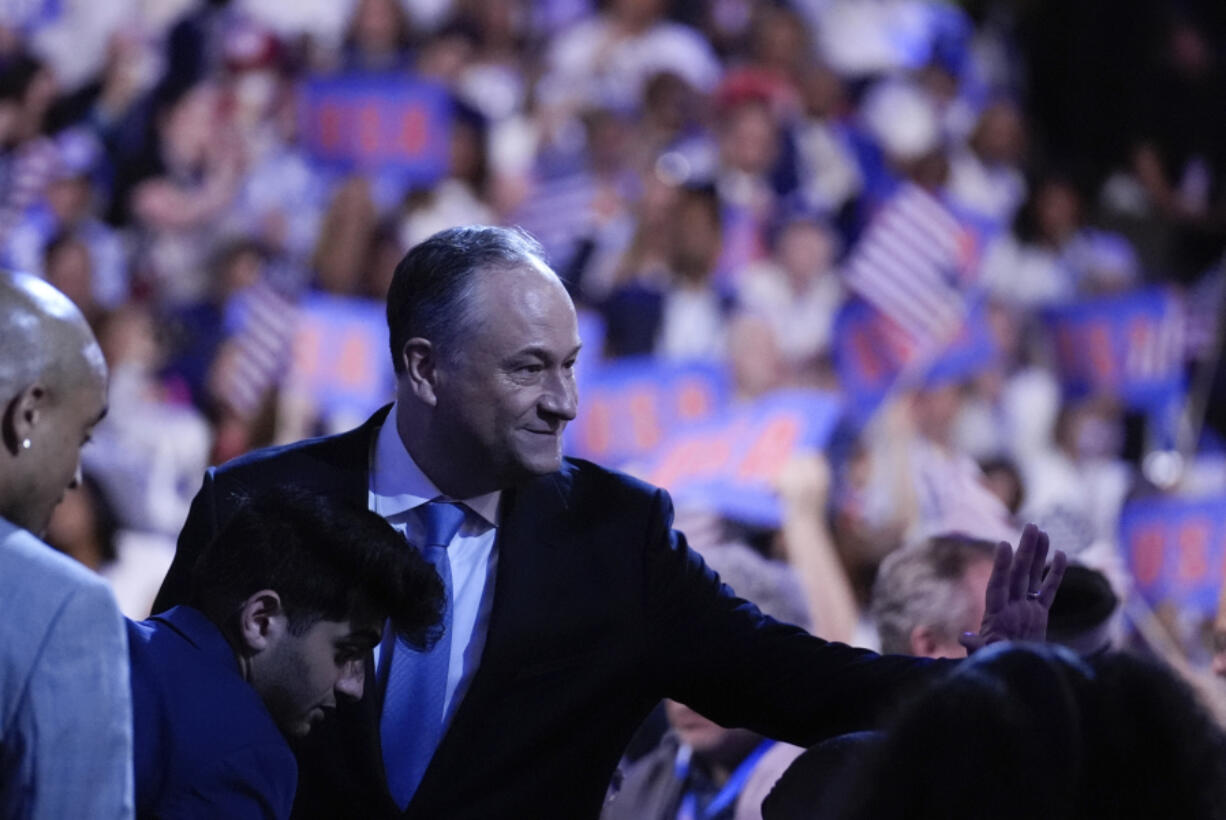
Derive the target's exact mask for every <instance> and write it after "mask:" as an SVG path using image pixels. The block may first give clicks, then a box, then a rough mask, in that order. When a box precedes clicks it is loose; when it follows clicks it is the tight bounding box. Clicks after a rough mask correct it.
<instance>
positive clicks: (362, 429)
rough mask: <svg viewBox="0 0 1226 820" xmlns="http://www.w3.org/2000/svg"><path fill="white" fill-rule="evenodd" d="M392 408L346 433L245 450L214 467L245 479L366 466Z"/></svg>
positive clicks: (222, 474) (221, 473)
mask: <svg viewBox="0 0 1226 820" xmlns="http://www.w3.org/2000/svg"><path fill="white" fill-rule="evenodd" d="M390 409H391V405H387V406H386V407H383V408H380V409H379V410H378V411H377V412H376V413H375V414H374V415H373V416H371V417H370V418H369V419H367V420H366V421H365V422H364V423H363V424H362V425H361V426H359V427H355V428H354V429H352V430H347V431H345V432H343V433H336V434H333V435H327V436H316V437H314V438H308V439H303V440H301V441H294V442H290V443H289V444H280V445H276V446H273V447H264V448H261V449H259V450H252V451H251V452H249V453H244V454H243V455H241V456H238V457H237V458H234V459H231V460H230V461H227V462H226V463H225V464H222V465H221V466H219V467H216V468H214V476H215V477H217V478H222V479H231V480H239V481H241V480H242V479H244V478H248V477H251V476H257V475H280V474H284V473H286V472H291V471H292V472H294V473H296V474H297V476H296V477H301V475H302V473H301V471H302V470H308V471H309V470H311V469H312V468H319V469H327V468H330V467H345V466H355V465H357V466H361V467H362V468H363V469H365V465H366V462H367V459H368V457H369V447H370V442H371V440H372V439H373V437H374V436H375V435H376V434H377V433H378V430H379V427H380V425H382V423H383V421H384V419H386V418H387V414H388V412H389V410H390Z"/></svg>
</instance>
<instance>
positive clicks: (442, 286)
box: [387, 225, 545, 373]
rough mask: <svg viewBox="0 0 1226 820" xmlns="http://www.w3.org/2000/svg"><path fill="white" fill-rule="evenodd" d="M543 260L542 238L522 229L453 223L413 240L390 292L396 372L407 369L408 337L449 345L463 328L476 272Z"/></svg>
mask: <svg viewBox="0 0 1226 820" xmlns="http://www.w3.org/2000/svg"><path fill="white" fill-rule="evenodd" d="M544 261H545V252H544V250H543V249H542V248H541V245H540V243H539V242H537V241H536V240H535V239H533V238H532V237H531V236H529V235H528V234H527V233H526V232H524V231H523V230H521V229H519V228H500V227H492V226H488V225H469V226H464V227H459V228H449V229H447V230H445V231H439V232H438V233H436V234H434V235H433V236H431V237H430V238H429V239H427V240H425V241H424V242H420V243H418V244H417V245H415V246H414V247H413V248H412V249H410V250H409V252H408V253H407V254H405V257H404V258H403V259H401V260H400V264H398V265H396V270H395V272H394V273H393V274H392V285H391V287H390V288H389V289H388V292H387V329H388V337H389V343H390V346H391V352H392V366H393V368H394V369H395V371H396V372H397V373H403V372H404V359H403V355H404V345H405V343H406V342H408V340H409V339H413V338H423V339H429V340H430V341H431V342H433V343H434V344H436V345H441V346H442V347H443V348H445V349H446V348H448V347H449V343H450V342H451V341H453V340H454V339H455V338H456V337H457V335H458V334H459V333H460V332H462V330H463V328H464V326H465V322H464V319H465V318H466V316H465V311H466V304H467V302H468V296H469V295H470V291H471V288H472V284H473V282H474V281H475V278H474V277H473V274H474V273H476V272H477V271H480V270H484V269H488V268H510V267H518V266H520V265H531V264H536V263H540V262H544Z"/></svg>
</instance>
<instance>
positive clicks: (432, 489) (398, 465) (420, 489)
mask: <svg viewBox="0 0 1226 820" xmlns="http://www.w3.org/2000/svg"><path fill="white" fill-rule="evenodd" d="M370 492H371V497H372V498H371V500H372V504H371V508H372V509H373V510H374V511H375V512H376V513H378V514H379V515H381V516H382V517H384V518H389V517H391V516H394V515H399V514H402V513H406V512H408V511H409V510H412V509H416V508H417V507H420V506H421V505H422V504H425V503H426V502H428V501H433V500H435V499H437V498H446V496H445V495H443V493H441V492H439V489H438V487H436V486H434V482H433V481H431V480H430V479H429V478H427V477H426V474H425V473H424V472H422V470H421V468H420V467H418V466H417V462H415V461H414V460H413V457H412V456H411V455H409V451H408V450H407V449H405V446H404V443H403V442H402V441H401V440H400V433H399V431H397V429H396V405H392V410H391V412H390V413H388V414H387V418H386V419H384V421H383V426H382V427H380V428H379V435H378V436H377V437H376V438H375V452H374V458H373V459H372V461H371V478H370ZM450 500H452V501H462V502H463V503H464V505H465V506H466V507H468V508H469V509H470V510H472V511H473V512H475V513H476V514H477V515H479V516H480V517H481V518H482V520H484V521H485V523H486V524H488V525H489V526H491V527H497V526H498V508H499V504H500V502H501V501H502V491H500V490H495V491H494V492H492V493H486V494H485V495H478V496H474V497H472V498H455V499H450Z"/></svg>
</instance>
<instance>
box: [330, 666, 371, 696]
mask: <svg viewBox="0 0 1226 820" xmlns="http://www.w3.org/2000/svg"><path fill="white" fill-rule="evenodd" d="M365 687H366V665H365V664H364V663H363V662H362V661H360V660H354V661H350V662H349V663H347V664H346V665H345V670H344V672H343V673H342V674H341V677H340V679H339V680H337V682H336V691H337V692H339V693H340V694H342V695H345V696H346V697H350V698H353V699H354V700H361V699H362V690H363V689H364V688H365Z"/></svg>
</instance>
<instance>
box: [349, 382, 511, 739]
mask: <svg viewBox="0 0 1226 820" xmlns="http://www.w3.org/2000/svg"><path fill="white" fill-rule="evenodd" d="M369 487H370V491H369V493H368V502H367V505H368V506H369V508H370V510H371V511H372V512H375V513H377V514H379V515H380V516H381V517H382V518H384V519H385V520H386V521H387V522H388V523H389V524H391V525H392V526H393V527H395V528H396V530H397V532H399V533H400V534H401V535H403V536H404V537H405V538H406V539H407V540H408V541H409V543H410V544H420V543H421V541H422V539H423V538H424V537H425V530H424V527H423V526H422V522H421V520H420V518H419V517H418V515H417V514H415V513H414V512H413V510H414V509H416V508H417V507H420V506H421V505H422V504H425V503H427V502H429V501H434V500H436V499H444V500H448V501H461V502H463V505H464V507H465V508H466V512H467V516H466V517H465V519H464V523H463V524H462V525H461V526H460V531H459V532H458V533H456V536H455V537H454V538H452V539H451V543H450V544H449V545H448V547H447V560H448V561H449V562H450V563H451V585H452V587H451V594H452V600H451V606H452V608H453V609H452V619H451V630H452V632H451V664H450V667H449V671H448V674H447V696H446V699H445V700H444V701H443V715H444V718H443V720H444V723H445V724H446V723H448V722H450V720H451V716H452V715H453V714H454V713H455V708H456V706H457V705H458V704H459V703H460V701H461V700H463V698H464V693H465V692H466V691H467V689H468V686H469V684H470V683H472V679H473V675H474V674H475V673H476V671H477V666H478V664H479V663H480V661H481V650H482V649H483V648H484V647H485V635H486V632H487V631H488V630H489V619H490V607H491V604H492V603H493V600H494V576H495V574H496V572H497V570H498V550H497V538H496V536H497V532H498V508H499V502H500V501H501V499H502V493H501V492H493V493H489V494H487V495H481V496H477V497H475V498H462V499H452V498H448V497H447V496H445V495H443V494H442V493H441V492H439V490H438V488H437V487H435V486H434V483H433V482H432V481H430V479H429V478H427V477H426V474H425V473H423V472H422V471H421V468H420V467H418V466H417V464H416V463H415V462H414V461H413V458H412V457H411V456H410V455H409V453H408V451H407V450H406V449H405V447H404V444H403V442H401V440H400V434H399V432H398V431H397V430H396V407H394V406H393V407H392V411H391V412H390V413H389V414H388V416H387V420H386V421H384V422H383V426H382V427H381V428H380V430H379V435H378V436H377V437H376V439H375V446H374V452H373V453H372V454H371V461H370V483H369ZM379 654H380V653H379V649H378V648H377V647H376V649H375V665H376V667H378V668H379V676H380V677H382V675H383V670H382V668H381V667H380V663H381V658H380V657H379Z"/></svg>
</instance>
